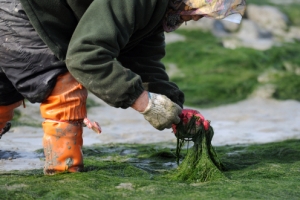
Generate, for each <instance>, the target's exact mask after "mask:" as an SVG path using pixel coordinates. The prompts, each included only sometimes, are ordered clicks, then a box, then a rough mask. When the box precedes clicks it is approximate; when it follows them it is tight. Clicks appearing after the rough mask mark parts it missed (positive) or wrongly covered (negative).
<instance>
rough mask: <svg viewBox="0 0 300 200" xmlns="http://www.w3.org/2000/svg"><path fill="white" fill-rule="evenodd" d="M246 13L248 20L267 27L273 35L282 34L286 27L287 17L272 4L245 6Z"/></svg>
mask: <svg viewBox="0 0 300 200" xmlns="http://www.w3.org/2000/svg"><path fill="white" fill-rule="evenodd" d="M246 15H247V17H248V19H249V20H251V21H253V22H255V23H257V24H258V25H259V26H261V27H263V28H265V29H267V30H268V31H270V32H272V33H273V34H275V35H284V33H285V32H286V31H287V29H288V23H289V20H288V17H287V16H286V15H285V14H284V13H282V12H281V11H280V10H279V9H278V8H276V7H274V6H268V5H265V6H257V5H253V4H250V5H248V6H247V10H246Z"/></svg>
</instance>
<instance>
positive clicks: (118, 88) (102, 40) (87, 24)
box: [21, 0, 184, 108]
mask: <svg viewBox="0 0 300 200" xmlns="http://www.w3.org/2000/svg"><path fill="white" fill-rule="evenodd" d="M21 3H22V5H23V7H24V10H25V11H26V14H27V15H28V17H29V19H30V21H31V23H32V24H33V26H34V27H35V29H36V31H37V32H38V33H39V35H40V37H41V38H42V39H43V40H44V42H45V43H46V44H47V45H48V46H49V48H50V49H51V50H52V51H53V52H54V53H55V55H56V56H57V57H58V58H59V59H61V60H65V61H66V64H67V67H68V69H69V71H70V72H71V74H72V75H73V76H74V77H75V78H76V79H77V80H78V81H79V82H80V83H82V84H83V85H84V86H85V87H86V88H87V89H88V90H89V91H91V92H92V93H94V94H95V95H96V96H98V97H99V98H101V99H103V100H104V101H105V102H106V103H108V104H110V105H112V106H115V107H122V108H127V107H129V106H131V105H132V103H133V102H134V101H135V100H136V98H137V97H138V96H139V95H140V94H141V93H142V91H143V90H149V91H150V92H155V93H160V94H165V95H166V96H168V97H169V98H170V99H171V100H172V101H174V102H176V103H177V104H179V105H180V106H182V104H183V99H184V97H183V94H182V92H181V91H180V90H179V89H178V87H177V86H176V85H175V84H174V83H171V82H169V78H168V76H167V74H166V72H165V67H164V65H163V64H162V63H161V62H160V59H161V58H163V57H164V55H165V42H164V32H163V29H162V20H163V17H164V15H165V12H166V9H167V6H168V0H94V1H92V0H21Z"/></svg>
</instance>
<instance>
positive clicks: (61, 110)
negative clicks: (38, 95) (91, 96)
mask: <svg viewBox="0 0 300 200" xmlns="http://www.w3.org/2000/svg"><path fill="white" fill-rule="evenodd" d="M86 98H87V90H86V89H85V88H84V87H83V86H82V85H81V84H80V83H78V82H77V81H76V80H75V79H74V78H73V77H72V76H71V75H70V73H66V74H63V75H61V76H59V77H58V78H57V83H56V85H55V87H54V89H53V91H52V93H51V94H50V95H49V96H48V98H47V99H46V100H45V101H44V102H42V103H41V106H40V109H41V115H42V117H43V118H45V119H52V120H62V121H74V120H83V119H84V118H85V117H86V115H87V111H86Z"/></svg>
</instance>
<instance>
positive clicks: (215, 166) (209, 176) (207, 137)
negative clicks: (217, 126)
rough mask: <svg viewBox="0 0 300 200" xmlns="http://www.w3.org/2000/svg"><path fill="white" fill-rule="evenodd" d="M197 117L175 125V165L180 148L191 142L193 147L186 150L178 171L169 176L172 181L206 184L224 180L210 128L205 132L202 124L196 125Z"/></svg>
mask: <svg viewBox="0 0 300 200" xmlns="http://www.w3.org/2000/svg"><path fill="white" fill-rule="evenodd" d="M199 120H201V119H199V117H197V116H195V115H193V116H191V118H190V119H189V121H188V122H187V123H184V122H183V121H181V122H180V123H179V124H177V125H176V133H175V135H176V137H177V148H176V155H177V163H178V165H179V155H180V151H181V148H182V146H183V144H184V142H186V141H193V143H194V146H193V147H192V148H191V149H189V150H188V153H187V155H186V156H185V158H184V160H183V161H182V163H181V164H180V165H179V167H178V169H176V170H175V171H174V173H173V174H172V175H171V176H170V177H171V179H174V180H182V181H190V182H207V181H213V180H217V179H220V178H225V176H224V175H223V173H222V171H223V170H224V169H225V168H224V166H223V164H222V163H221V161H220V159H219V158H218V156H217V153H216V151H215V149H214V148H213V146H212V144H211V141H212V138H213V135H214V131H213V128H212V127H211V126H209V127H208V129H207V130H205V128H204V126H203V124H202V123H201V124H198V125H197V121H199Z"/></svg>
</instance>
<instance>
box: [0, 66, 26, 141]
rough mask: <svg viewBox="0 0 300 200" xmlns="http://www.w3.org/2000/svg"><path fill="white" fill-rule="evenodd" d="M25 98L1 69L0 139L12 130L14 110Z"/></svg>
mask: <svg viewBox="0 0 300 200" xmlns="http://www.w3.org/2000/svg"><path fill="white" fill-rule="evenodd" d="M22 99H23V96H22V95H21V94H20V93H18V91H17V90H16V89H15V88H14V87H13V85H12V84H11V82H10V81H9V80H8V79H7V77H6V76H5V74H4V73H3V72H2V71H1V68H0V138H1V137H2V135H3V134H4V133H5V132H7V131H8V130H9V128H10V126H9V121H10V120H12V118H13V115H14V109H15V108H16V107H18V106H20V105H21V103H22Z"/></svg>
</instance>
